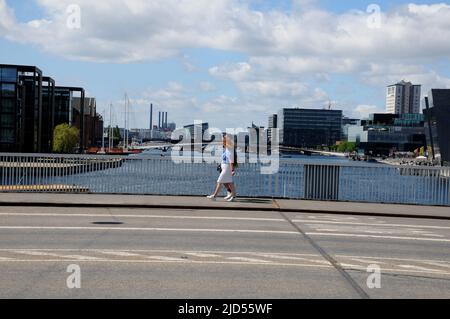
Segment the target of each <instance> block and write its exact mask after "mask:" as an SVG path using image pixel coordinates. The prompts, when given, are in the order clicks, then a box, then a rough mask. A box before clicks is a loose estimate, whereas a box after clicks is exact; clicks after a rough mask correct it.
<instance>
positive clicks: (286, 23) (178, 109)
mask: <svg viewBox="0 0 450 319" xmlns="http://www.w3.org/2000/svg"><path fill="white" fill-rule="evenodd" d="M139 1H140V0H132V1H130V3H131V5H132V7H130V8H131V9H130V10H131V11H133V8H135V7H136V6H138V7H137V8H138V11H137V13H136V12H135V13H134V14H137V17H138V18H136V21H134V19H133V16H129V17H128V16H126V15H125V13H123V12H120V11H118V12H120V13H118V14H111V11H110V10H107V9H105V8H102V7H100V6H99V7H97V8H95V9H91V8H89V7H88V6H86V5H85V3H87V2H84V0H83V1H81V0H80V1H78V3H79V4H80V7H81V9H82V11H81V13H82V15H81V22H82V25H81V30H80V31H75V32H72V31H70V30H69V31H67V32H61V28H63V27H64V23H63V22H64V21H65V20H63V18H64V14H67V13H66V12H65V10H64V7H61V8H60V7H58V6H60V4H61V3H64V1H60V2H57V1H56V0H55V1H52V0H50V1H40V2H39V1H33V0H23V1H10V0H9V1H8V0H0V14H4V15H6V17H10V18H11V17H13V19H14V22H13V23H10V24H6V23H5V25H2V24H1V22H0V48H1V50H0V63H6V64H27V65H37V66H39V67H40V68H41V69H42V70H43V71H44V72H45V73H46V75H49V76H52V77H53V78H55V80H56V81H57V83H58V84H60V85H73V86H83V87H85V88H86V90H87V91H88V93H89V94H90V95H91V96H95V97H97V101H98V111H100V112H103V110H104V109H105V108H107V105H108V104H109V103H113V104H114V105H115V108H116V111H115V114H116V115H115V121H116V122H117V123H118V124H120V123H121V122H122V121H123V114H122V113H121V111H120V108H121V100H122V97H123V95H124V93H125V92H127V93H128V95H129V96H130V98H131V99H132V104H133V108H134V112H133V114H131V116H130V117H131V121H132V125H133V127H147V126H148V123H147V119H148V106H147V105H148V104H149V103H154V104H155V107H156V108H157V110H158V109H163V110H168V111H169V120H172V121H175V122H176V123H177V124H178V125H184V124H188V123H191V122H193V121H194V120H198V119H202V120H205V121H208V122H210V123H211V124H212V125H213V126H217V127H220V128H226V127H246V126H248V125H250V124H251V122H252V121H255V122H256V123H258V124H260V125H267V117H268V116H269V115H270V114H271V113H274V112H276V111H277V110H278V109H280V108H281V107H314V108H323V107H325V106H326V104H328V101H332V104H333V107H335V108H342V109H344V112H345V113H346V114H347V115H348V116H352V117H356V116H363V115H365V114H367V113H368V112H370V111H382V110H383V109H384V90H385V86H386V85H388V84H392V83H391V82H392V81H400V80H402V79H406V80H411V81H414V80H415V81H423V82H424V83H419V84H423V85H424V90H426V89H429V88H430V87H447V86H448V85H450V80H449V78H450V68H449V63H448V62H449V61H448V58H446V57H448V56H450V54H449V53H450V52H448V50H450V49H449V46H446V45H443V44H441V43H440V42H442V41H439V40H438V39H437V40H436V41H437V42H436V48H437V49H436V50H431V51H433V52H428V51H429V50H427V48H428V47H432V45H433V39H428V40H426V41H428V42H426V41H425V40H424V41H423V42H426V43H424V44H423V47H420V48H418V49H417V51H416V50H411V41H410V38H409V37H405V40H404V41H405V43H404V44H403V43H402V41H403V40H402V39H401V37H402V34H404V30H402V29H401V28H402V26H401V22H399V21H397V20H396V18H395V17H396V16H398V15H405V17H404V18H405V19H410V20H409V21H410V25H409V26H408V27H409V28H411V26H412V27H416V28H417V32H422V30H424V28H425V27H429V28H431V27H433V29H432V30H439V31H438V32H442V34H438V35H436V36H440V37H442V36H446V35H447V31H449V30H448V28H449V26H448V24H445V20H446V19H445V18H446V17H447V18H448V20H450V16H449V12H450V10H449V8H450V7H448V8H447V7H446V5H445V4H444V5H443V7H442V8H437V5H436V4H435V2H433V1H414V3H415V4H422V5H427V6H426V7H423V6H422V7H421V6H418V7H416V8H418V9H414V8H412V9H411V8H410V9H408V10H409V11H408V10H407V9H406V8H409V7H408V4H409V3H410V2H411V1H395V2H393V1H376V3H377V4H378V5H379V6H380V8H381V10H382V12H383V14H386V17H387V18H386V25H385V26H384V25H383V27H385V28H386V29H381V31H378V32H376V33H375V32H374V33H373V34H372V33H368V35H367V37H366V36H365V35H364V34H362V33H361V31H360V30H357V29H358V28H356V29H353V25H352V24H353V23H355V25H356V23H357V22H353V21H356V20H357V19H360V21H363V22H364V21H365V20H364V19H367V17H365V16H362V17H361V14H366V8H367V6H368V5H369V4H371V3H372V2H373V1H356V0H352V1H332V0H320V1H314V0H313V1H304V0H303V1H300V2H301V4H300V6H297V7H296V6H294V5H293V2H292V1H290V0H283V1H264V0H254V1H248V0H247V1H243V2H244V3H247V4H248V5H245V4H242V3H243V2H241V3H240V4H239V3H238V1H236V0H221V1H220V2H221V4H220V5H217V7H218V8H215V7H214V6H215V5H211V6H208V5H207V2H203V3H204V8H202V7H200V8H196V7H195V6H198V5H197V4H198V2H197V4H194V2H192V3H193V5H192V8H191V7H190V8H185V9H180V12H177V11H176V12H174V13H173V14H170V13H171V12H173V11H174V10H168V11H167V12H169V13H167V12H166V11H164V7H163V6H164V3H168V2H173V1H174V0H171V1H168V2H164V1H163V2H161V4H162V5H161V6H160V7H157V8H155V7H156V6H155V7H151V8H150V7H148V6H145V7H142V6H143V5H142V4H141V3H140V2H139ZM52 2H54V4H52ZM72 2H77V1H69V2H68V3H72ZM122 2H125V1H122ZM156 2H158V1H157V0H155V3H156ZM200 2H201V1H200ZM297 2H298V1H297ZM111 3H112V4H111V6H115V5H117V6H118V7H119V6H120V5H121V4H120V1H119V0H115V1H112V2H111ZM167 5H168V6H169V5H170V4H167ZM173 5H174V8H177V7H176V3H175V4H173ZM211 7H212V8H211ZM293 8H300V11H301V13H299V14H300V15H301V17H300V18H299V19H298V21H296V20H295V19H294V18H293V17H292V15H293V14H294V13H293V11H292V10H293ZM433 8H434V9H433ZM9 9H13V10H14V12H13V13H11V11H10V10H9ZM431 9H433V10H431ZM158 10H160V11H158ZM161 10H162V11H161ZM176 10H178V9H176ZM208 10H211V16H212V19H211V21H207V22H204V21H202V17H204V14H205V11H206V12H207V13H208ZM220 10H224V12H225V14H224V15H225V17H224V18H222V17H221V14H220V12H221V11H220ZM227 10H229V11H227ZM233 10H234V11H233ZM355 10H358V12H357V13H355V12H354V11H355ZM430 10H431V11H430ZM2 11H3V12H2ZM141 11H142V12H141ZM160 12H163V14H169V15H170V16H168V17H167V19H175V20H174V21H175V23H174V24H175V26H174V27H173V29H172V27H171V25H172V24H170V23H169V21H168V25H169V26H170V27H167V26H166V25H165V21H164V19H161V21H158V22H154V21H153V20H154V18H155V17H156V18H158V17H160V16H161V13H160ZM229 12H232V13H229ZM314 12H321V15H322V16H319V17H318V18H317V19H318V21H317V24H316V23H315V22H314V21H313V22H308V21H311V20H309V18H308V17H309V16H310V14H313V13H314ZM352 12H353V13H352ZM228 13H229V17H227V14H228ZM260 13H261V15H259V14H260ZM121 14H123V15H124V19H125V21H130V25H129V26H128V25H125V26H122V27H118V29H117V30H119V31H124V34H128V35H136V38H137V39H136V41H134V40H131V39H130V38H129V36H128V37H120V36H116V35H117V34H120V33H121V32H114V28H116V26H114V25H113V24H110V23H111V21H109V22H108V21H107V22H105V19H110V20H112V21H114V19H119V18H118V15H119V16H120V15H121ZM215 14H217V15H218V16H217V17H218V18H217V20H220V21H218V22H217V25H215V24H214V20H215V19H214V15H215ZM325 14H326V15H328V18H327V17H326V16H323V15H325ZM349 14H350V15H351V16H350V17H348V15H349ZM352 14H353V16H352ZM190 15H192V19H193V20H192V21H190V20H189V16H190ZM430 15H431V17H432V18H433V17H434V16H435V17H436V18H435V19H431V20H430ZM61 17H62V18H61ZM198 17H200V19H199V18H198ZM330 17H332V18H333V19H335V20H336V21H335V22H332V23H330V25H329V26H327V27H328V28H330V30H331V31H330V32H336V36H333V34H330V37H329V38H327V34H326V32H327V31H326V30H325V32H324V31H323V30H322V25H323V24H324V23H322V24H321V23H320V19H324V20H323V21H324V22H329V21H328V20H329V19H330ZM60 18H61V19H60ZM42 19H45V20H46V21H47V22H48V21H51V24H46V23H39V24H37V25H35V26H34V27H30V24H29V22H30V21H33V20H36V21H37V20H39V21H42ZM97 19H98V21H97ZM127 19H128V20H127ZM138 19H142V20H139V21H137V20H138ZM222 19H223V20H222ZM251 19H255V20H254V21H253V20H251ZM258 19H259V20H258ZM302 19H303V20H302ZM327 19H328V20H327ZM4 20H5V21H7V19H6V18H5V19H4ZM156 20H158V19H156ZM177 20H182V21H181V22H180V26H179V29H177V26H176V23H177V22H178V21H177ZM422 20H423V21H430V23H431V24H433V23H434V24H435V25H432V26H429V24H430V23H428V24H427V25H428V26H426V25H424V26H423V27H422V25H421V23H424V22H421V21H422ZM146 21H151V23H149V25H148V26H147V23H146ZM250 21H251V22H252V23H250ZM258 21H260V23H261V25H260V26H258ZM261 21H262V22H261ZM134 23H136V25H135V26H134V25H133V24H134ZM158 23H159V24H158ZM439 23H442V25H443V27H442V26H441V25H439ZM150 24H151V25H150ZM227 25H230V26H232V27H230V29H232V30H233V32H229V30H228V29H227V28H226V27H225V26H227ZM128 27H129V28H130V30H128V29H127V28H128ZM350 27H351V28H352V29H347V28H350ZM102 28H105V30H102ZM120 28H123V30H120ZM167 28H171V30H169V31H170V33H169V32H168V30H167ZM190 28H191V29H192V30H190ZM216 28H217V29H216ZM277 28H279V29H283V30H284V33H282V35H283V36H284V37H285V38H286V39H285V40H283V41H282V40H279V39H277V38H276V37H275V36H273V34H275V33H273V32H275V31H274V30H275V29H277ZM342 29H344V30H345V31H346V32H347V33H348V37H345V39H343V40H342V42H339V41H336V42H335V41H334V38H336V37H337V36H340V35H341V33H340V32H341V31H340V30H342ZM30 30H31V31H30ZM349 30H350V31H349ZM370 31H371V30H368V32H370ZM76 32H78V33H76ZM127 32H129V33H127ZM153 32H154V34H153ZM183 32H185V34H184V35H183ZM303 32H304V33H305V34H302V33H303ZM423 32H425V31H423ZM298 33H300V36H301V38H299V40H296V37H297V34H298ZM148 34H149V35H148ZM150 34H151V35H150ZM178 34H181V35H178ZM277 34H278V33H277ZM383 34H385V35H386V37H387V43H394V46H395V44H396V43H398V48H390V47H388V48H387V47H384V46H383V44H382V43H381V44H380V43H379V42H380V40H379V39H382V38H383ZM316 35H317V36H321V37H323V39H322V38H321V39H320V41H319V40H317V43H315V41H314V39H315V38H314V36H316ZM53 37H54V38H53ZM399 37H400V38H399ZM427 37H428V38H430V37H431V38H432V37H433V34H425V33H424V34H418V37H417V39H419V40H420V39H427ZM172 38H173V39H172ZM280 38H282V37H280ZM52 39H53V41H57V42H58V43H61V45H58V46H54V45H53V44H52ZM171 39H172V40H171ZM303 39H308V40H310V41H311V43H312V44H310V42H308V43H305V42H303ZM311 39H312V40H311ZM447 39H448V37H447ZM353 40H354V42H351V41H353ZM296 41H298V42H296ZM366 41H367V43H368V44H367V45H366V44H365V42H366ZM389 41H391V42H389ZM322 44H323V45H324V47H321V45H322ZM96 46H97V47H96ZM387 46H389V45H387ZM327 47H330V48H332V49H330V52H327ZM306 48H307V49H308V50H307V49H306ZM346 50H348V52H346ZM376 50H379V52H380V53H379V54H378V53H377V52H378V51H377V52H374V51H376ZM128 51H129V52H128ZM159 51H161V52H159ZM359 52H362V53H359ZM134 57H137V58H134ZM283 61H286V63H284V62H283ZM328 64H330V65H329V66H327V65H328ZM341 66H342V67H341ZM295 70H298V72H297V71H295Z"/></svg>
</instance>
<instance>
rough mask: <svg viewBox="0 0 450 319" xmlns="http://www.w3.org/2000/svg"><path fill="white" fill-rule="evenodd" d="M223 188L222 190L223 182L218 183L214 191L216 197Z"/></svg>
mask: <svg viewBox="0 0 450 319" xmlns="http://www.w3.org/2000/svg"><path fill="white" fill-rule="evenodd" d="M221 190H222V184H220V183H217V186H216V191H215V192H214V194H213V196H214V197H217V196H218V195H219V193H220V191H221Z"/></svg>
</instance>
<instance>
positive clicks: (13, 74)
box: [0, 68, 17, 82]
mask: <svg viewBox="0 0 450 319" xmlns="http://www.w3.org/2000/svg"><path fill="white" fill-rule="evenodd" d="M0 79H1V81H2V82H17V69H15V68H0Z"/></svg>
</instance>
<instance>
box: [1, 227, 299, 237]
mask: <svg viewBox="0 0 450 319" xmlns="http://www.w3.org/2000/svg"><path fill="white" fill-rule="evenodd" d="M0 229H4V230H115V231H168V232H170V231H172V232H199V233H200V232H206V233H210V232H212V233H254V234H282V235H297V236H298V235H300V234H299V233H298V232H296V231H282V230H256V229H208V228H198V229H192V228H138V227H56V226H48V227H45V226H0Z"/></svg>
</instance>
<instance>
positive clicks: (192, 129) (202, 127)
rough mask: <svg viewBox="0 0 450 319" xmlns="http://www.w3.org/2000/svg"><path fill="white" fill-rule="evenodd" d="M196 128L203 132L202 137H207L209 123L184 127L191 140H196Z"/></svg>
mask: <svg viewBox="0 0 450 319" xmlns="http://www.w3.org/2000/svg"><path fill="white" fill-rule="evenodd" d="M195 128H197V129H198V130H201V134H202V137H203V136H204V135H205V132H206V131H207V130H209V123H199V124H190V125H186V126H184V130H185V131H187V132H189V134H190V136H191V139H192V140H193V139H194V132H195Z"/></svg>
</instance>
